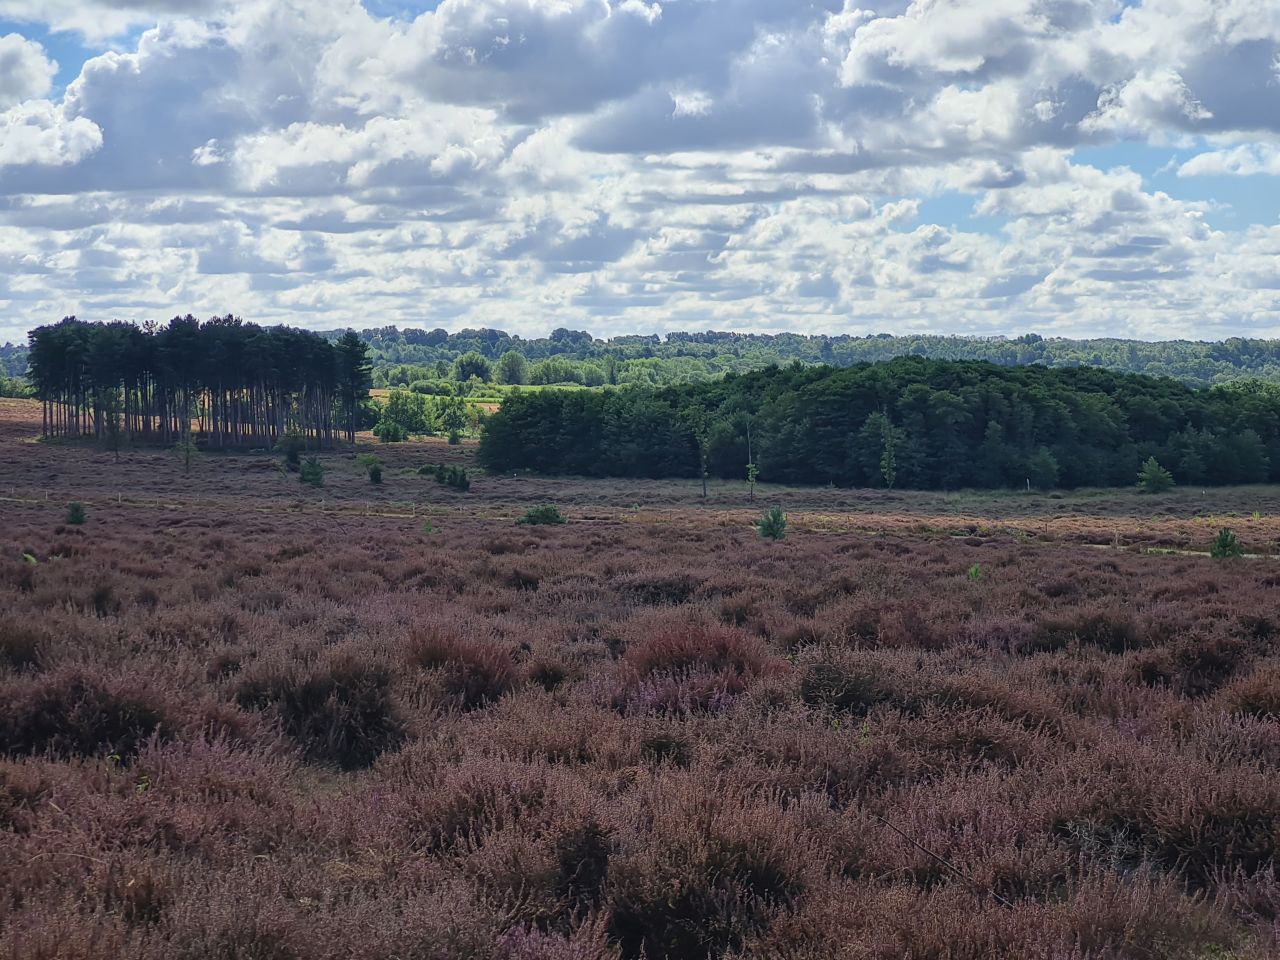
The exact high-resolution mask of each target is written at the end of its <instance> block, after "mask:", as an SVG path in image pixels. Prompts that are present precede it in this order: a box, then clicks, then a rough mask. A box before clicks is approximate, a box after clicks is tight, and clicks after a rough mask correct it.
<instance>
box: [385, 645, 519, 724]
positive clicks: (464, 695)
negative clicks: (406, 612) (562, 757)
mask: <svg viewBox="0 0 1280 960" xmlns="http://www.w3.org/2000/svg"><path fill="white" fill-rule="evenodd" d="M409 659H410V660H411V661H412V662H413V663H415V664H417V665H418V666H420V667H424V668H426V669H428V670H438V671H440V674H441V678H442V684H443V687H444V692H445V693H446V694H447V695H448V697H449V698H450V699H451V700H453V701H454V702H455V703H456V704H457V705H458V706H460V707H461V708H462V709H463V710H475V709H478V708H480V707H483V706H485V705H487V704H489V703H492V702H494V701H496V700H499V699H500V698H501V697H502V696H503V695H504V694H507V693H510V692H511V691H512V690H514V689H515V688H516V685H517V682H518V678H519V676H518V674H517V673H516V668H515V664H514V663H513V662H512V660H511V657H510V655H508V654H507V652H506V651H505V650H503V649H502V648H501V647H499V646H498V645H497V644H494V643H484V642H481V641H477V640H464V639H462V638H460V637H455V636H451V635H449V634H446V633H443V632H441V631H438V630H420V631H417V632H415V633H414V635H413V638H412V639H411V641H410V645H409Z"/></svg>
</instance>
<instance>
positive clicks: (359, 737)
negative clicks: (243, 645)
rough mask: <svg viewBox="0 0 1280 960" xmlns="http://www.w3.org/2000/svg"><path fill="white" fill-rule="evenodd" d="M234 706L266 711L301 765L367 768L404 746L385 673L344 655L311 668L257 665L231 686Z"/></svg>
mask: <svg viewBox="0 0 1280 960" xmlns="http://www.w3.org/2000/svg"><path fill="white" fill-rule="evenodd" d="M235 701H236V703H237V704H239V705H240V706H241V707H245V708H248V709H254V710H270V711H271V712H273V713H274V714H275V715H276V717H278V718H279V720H280V725H281V727H282V729H283V730H284V732H285V733H286V734H288V735H289V736H290V737H291V738H292V739H293V740H294V741H295V742H296V743H297V744H298V745H299V746H300V747H302V749H303V752H304V754H305V755H306V757H307V759H309V760H311V761H313V762H317V763H321V764H327V765H331V766H335V767H337V768H338V769H340V770H358V769H361V768H364V767H368V766H370V765H371V764H372V763H373V762H374V761H375V760H376V759H378V757H379V756H381V755H382V754H383V753H385V752H386V751H388V750H393V749H395V748H396V747H398V746H399V745H400V744H401V743H402V742H403V740H404V728H403V726H402V724H401V722H400V719H399V714H398V711H397V709H396V706H395V703H394V701H393V700H392V698H391V671H390V670H388V669H387V668H386V666H384V665H382V664H378V663H365V662H362V661H360V660H359V659H357V658H356V657H355V656H354V655H353V654H349V653H344V654H338V655H335V656H334V657H332V658H331V659H330V660H329V661H328V662H327V663H325V664H319V665H312V666H303V665H300V664H288V663H283V664H282V663H279V662H275V663H268V664H264V665H259V666H257V668H256V669H254V670H252V671H251V672H250V673H249V674H248V675H247V676H245V677H244V678H243V679H242V680H241V681H240V682H239V684H237V686H236V689H235Z"/></svg>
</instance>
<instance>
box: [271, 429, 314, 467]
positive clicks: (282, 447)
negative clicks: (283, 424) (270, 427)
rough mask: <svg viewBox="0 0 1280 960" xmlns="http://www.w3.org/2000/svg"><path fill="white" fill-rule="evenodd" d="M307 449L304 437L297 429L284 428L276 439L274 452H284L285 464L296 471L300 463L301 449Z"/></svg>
mask: <svg viewBox="0 0 1280 960" xmlns="http://www.w3.org/2000/svg"><path fill="white" fill-rule="evenodd" d="M305 449H307V441H306V438H305V437H303V435H302V434H301V433H299V432H298V431H297V430H286V431H285V432H284V433H282V434H280V439H279V440H277V441H276V453H283V454H284V462H285V466H287V467H288V468H289V471H290V472H291V473H297V472H298V470H299V468H300V467H301V465H302V451H303V450H305Z"/></svg>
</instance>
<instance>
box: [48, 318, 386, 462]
mask: <svg viewBox="0 0 1280 960" xmlns="http://www.w3.org/2000/svg"><path fill="white" fill-rule="evenodd" d="M29 340H30V352H29V358H28V362H29V374H28V376H29V379H30V382H31V385H32V387H33V388H34V391H35V395H36V397H37V398H38V399H39V400H40V401H41V403H42V404H43V408H44V435H45V436H46V437H72V438H75V437H93V438H95V439H97V440H99V441H102V440H104V439H107V438H108V437H112V436H113V435H114V436H116V437H122V438H124V439H127V440H128V441H130V442H137V443H172V442H176V441H177V440H178V439H179V438H181V437H183V436H185V435H187V434H188V433H190V434H194V435H196V436H198V437H200V438H202V439H203V441H204V442H205V444H206V445H208V446H210V447H261V446H266V445H269V444H274V443H275V442H276V441H277V440H278V439H279V438H280V436H281V435H282V434H284V433H286V432H290V431H297V432H298V433H299V434H301V435H302V436H303V437H304V438H305V440H306V443H307V445H308V446H314V447H327V446H331V445H332V444H333V443H334V441H335V440H336V439H337V438H338V437H340V436H344V437H345V438H346V439H347V440H348V441H349V442H354V441H355V428H356V410H357V407H358V405H359V403H360V401H361V400H363V399H364V398H365V397H367V396H368V390H369V378H370V364H369V360H368V348H367V347H366V346H365V345H364V343H363V342H362V341H361V340H360V338H359V337H358V336H356V335H355V334H354V333H348V334H345V335H343V336H342V337H341V338H340V339H338V340H337V341H336V342H330V341H329V340H326V339H325V338H324V337H322V336H319V335H318V334H314V333H310V332H307V331H303V330H295V329H291V328H289V327H283V326H279V327H260V326H258V325H256V324H252V323H244V322H243V321H241V320H240V319H239V318H238V317H234V316H232V315H230V314H228V315H227V316H225V317H214V318H213V319H212V320H208V321H206V322H204V323H201V322H200V321H199V320H197V319H196V318H195V317H193V316H191V315H189V314H188V315H187V316H185V317H174V318H173V319H172V320H170V321H169V322H168V324H166V325H159V324H153V323H149V324H146V325H144V326H142V327H138V326H136V325H134V324H131V323H123V322H118V321H117V322H114V323H106V324H101V323H86V322H84V321H82V320H77V319H76V318H75V317H67V318H65V319H64V320H62V321H61V322H59V323H55V324H50V325H47V326H43V327H39V328H37V329H35V330H33V331H32V332H31V334H30V338H29Z"/></svg>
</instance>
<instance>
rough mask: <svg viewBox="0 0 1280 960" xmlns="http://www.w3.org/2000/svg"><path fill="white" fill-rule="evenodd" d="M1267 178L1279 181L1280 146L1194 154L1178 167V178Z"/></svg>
mask: <svg viewBox="0 0 1280 960" xmlns="http://www.w3.org/2000/svg"><path fill="white" fill-rule="evenodd" d="M1257 174H1269V175H1271V176H1277V177H1280V144H1275V143H1245V144H1240V145H1239V146H1236V147H1231V148H1230V149H1225V150H1210V151H1206V152H1205V153H1200V154H1196V156H1194V157H1192V158H1191V159H1190V160H1188V161H1187V162H1186V163H1184V164H1182V165H1181V166H1180V167H1178V176H1180V177H1202V176H1234V177H1251V176H1255V175H1257Z"/></svg>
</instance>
